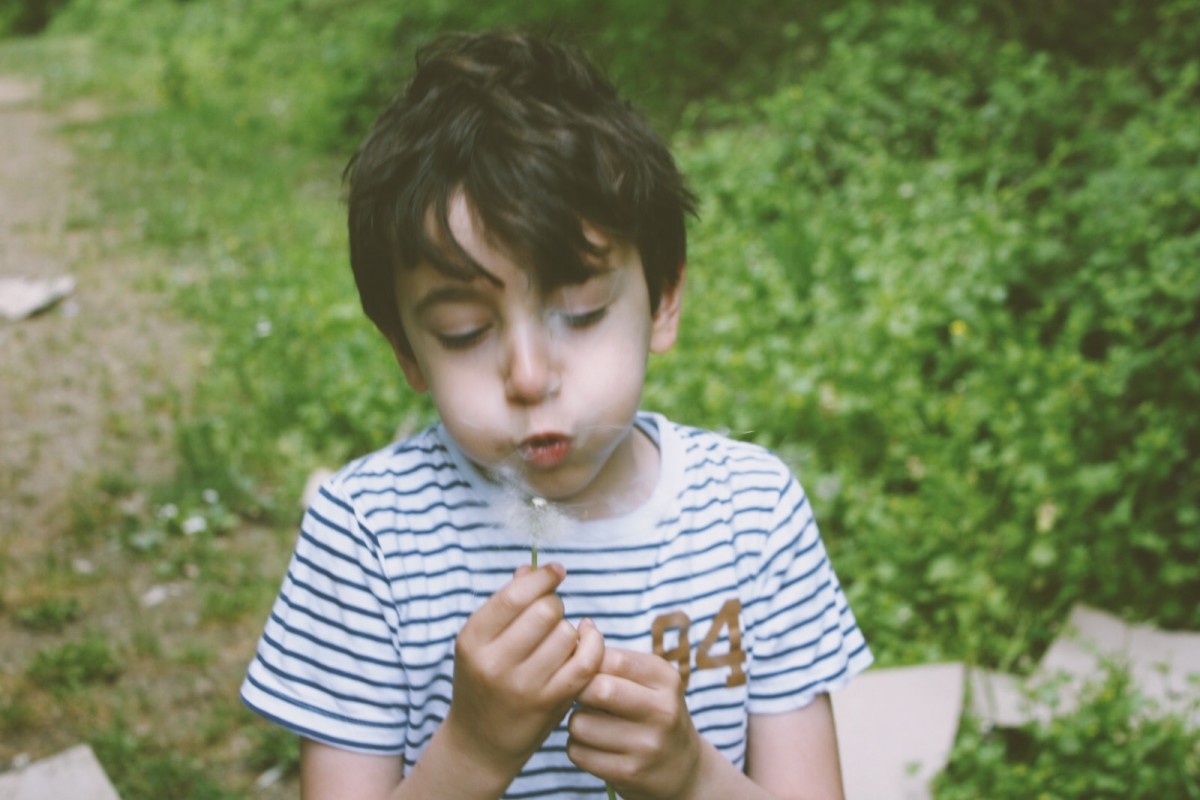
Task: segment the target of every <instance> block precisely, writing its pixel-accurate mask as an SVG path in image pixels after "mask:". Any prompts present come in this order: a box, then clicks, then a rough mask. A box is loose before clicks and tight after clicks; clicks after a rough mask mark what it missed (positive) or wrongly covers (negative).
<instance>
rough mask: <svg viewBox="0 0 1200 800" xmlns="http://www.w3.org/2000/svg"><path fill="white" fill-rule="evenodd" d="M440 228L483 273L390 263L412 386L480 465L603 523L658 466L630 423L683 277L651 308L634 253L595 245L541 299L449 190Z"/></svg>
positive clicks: (402, 354) (668, 342)
mask: <svg viewBox="0 0 1200 800" xmlns="http://www.w3.org/2000/svg"><path fill="white" fill-rule="evenodd" d="M450 229H451V231H452V232H453V234H454V236H455V238H456V239H457V240H458V242H459V244H461V245H462V246H463V248H464V249H465V250H466V251H467V252H468V253H469V254H470V255H471V256H472V258H474V259H475V261H476V262H477V263H479V264H480V265H481V266H483V267H484V269H485V270H486V271H487V272H488V275H489V277H490V278H491V279H490V280H489V278H488V277H483V276H480V277H477V278H474V279H472V280H460V279H457V278H453V277H450V276H447V275H444V274H442V273H441V272H439V271H438V270H436V269H435V268H433V267H431V266H429V265H420V266H418V267H416V268H414V269H402V270H401V271H400V273H399V275H398V277H397V281H396V283H397V291H396V294H397V299H398V303H399V307H400V318H401V321H402V323H403V328H404V334H405V336H406V337H407V343H408V346H407V348H406V347H405V345H404V342H399V341H394V342H393V343H392V344H393V348H394V349H395V351H396V355H397V358H398V360H399V362H400V366H401V367H402V369H403V370H404V374H405V376H406V377H407V379H408V382H409V383H410V384H411V385H412V387H413V388H414V389H416V390H417V391H429V392H430V393H431V394H432V395H433V401H434V404H435V405H436V406H437V409H438V413H439V414H440V415H441V418H442V422H443V424H444V425H445V426H446V430H447V431H448V432H449V433H450V435H451V436H452V437H453V438H454V441H455V442H456V443H457V444H458V446H459V447H460V448H461V449H462V450H463V452H464V453H466V455H467V456H468V457H469V458H470V459H471V460H472V461H474V462H475V463H476V464H477V465H479V466H480V467H481V468H482V469H483V470H484V471H486V472H488V473H490V474H492V475H493V476H495V477H497V478H499V479H502V480H505V481H506V482H509V483H516V484H517V485H519V486H520V487H521V488H522V489H523V490H524V491H526V492H529V493H530V494H534V495H538V496H541V497H545V498H547V499H550V500H554V501H556V502H559V503H563V504H568V505H576V506H579V511H580V513H582V514H589V512H590V514H591V515H595V516H601V515H611V514H613V513H619V512H620V511H621V510H628V506H630V505H631V504H634V503H636V502H637V501H638V500H639V499H640V498H641V497H644V495H645V494H646V493H647V492H648V487H653V485H654V479H655V478H656V476H657V464H658V462H657V458H656V455H655V453H654V451H653V447H652V446H650V445H649V443H648V442H646V441H644V437H641V436H640V435H635V434H634V432H633V429H632V423H633V418H634V414H635V413H636V411H637V409H638V405H639V403H640V401H641V396H642V383H643V379H644V377H645V370H646V360H647V355H648V354H649V353H652V352H653V353H661V352H664V351H666V350H668V349H669V348H670V347H671V346H672V345H673V344H674V342H675V334H676V331H677V329H678V324H679V307H680V295H681V291H682V281H680V283H679V284H678V285H677V286H676V287H673V288H669V289H667V290H665V291H664V293H663V297H662V300H661V301H660V303H659V306H658V310H657V311H656V312H655V313H653V314H652V313H651V311H650V300H649V295H648V291H647V287H646V279H645V276H644V274H643V271H642V262H641V258H640V257H639V256H638V252H637V249H636V248H634V247H633V246H631V245H629V244H626V243H617V242H610V241H608V240H607V239H605V238H604V237H603V236H600V235H599V234H597V233H596V232H595V231H589V232H588V236H589V238H591V239H592V240H593V242H595V243H597V244H601V245H604V246H607V248H608V249H607V253H606V255H605V256H604V258H603V259H601V260H600V261H599V262H598V263H597V265H596V266H597V271H596V272H595V274H594V275H593V276H592V277H590V278H589V279H588V280H586V281H585V282H584V283H581V284H573V285H568V286H564V287H560V288H557V289H554V290H552V291H549V292H545V291H543V290H542V288H541V287H539V286H538V285H536V284H535V283H534V278H533V277H532V272H526V271H525V270H523V269H521V266H520V265H519V264H518V263H515V262H514V261H513V260H512V258H511V257H510V256H509V255H508V254H507V253H506V252H505V251H504V250H503V249H498V248H497V247H496V246H495V245H494V244H493V243H491V242H489V241H488V240H487V237H486V233H485V231H483V230H482V229H481V228H480V227H478V223H477V221H476V220H475V218H474V216H473V215H472V213H471V210H470V206H469V204H468V202H467V201H466V199H465V197H464V196H463V195H461V194H459V195H458V196H457V197H456V198H455V199H454V200H453V202H452V204H451V207H450Z"/></svg>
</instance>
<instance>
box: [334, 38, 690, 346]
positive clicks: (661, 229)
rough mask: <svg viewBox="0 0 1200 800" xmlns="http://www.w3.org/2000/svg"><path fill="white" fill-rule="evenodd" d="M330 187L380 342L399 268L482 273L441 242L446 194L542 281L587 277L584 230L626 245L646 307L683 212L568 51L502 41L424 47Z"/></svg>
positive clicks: (678, 259)
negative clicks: (637, 263)
mask: <svg viewBox="0 0 1200 800" xmlns="http://www.w3.org/2000/svg"><path fill="white" fill-rule="evenodd" d="M345 180H346V183H347V189H348V191H347V201H348V205H349V228H350V264H351V267H352V268H353V270H354V278H355V282H356V283H357V285H358V291H359V295H360V297H361V299H362V304H363V309H364V310H365V311H366V314H367V316H368V317H369V318H370V319H371V320H372V321H373V322H374V323H375V325H376V326H378V327H379V329H380V330H381V331H382V332H383V333H384V335H385V336H388V337H389V338H393V337H394V340H395V341H403V332H402V329H401V326H400V317H399V310H398V306H397V303H396V297H395V276H396V271H397V270H398V269H401V268H411V267H413V266H415V265H417V264H422V263H425V264H429V265H432V266H433V267H435V268H436V269H438V270H441V271H442V272H443V273H445V274H448V275H451V276H454V277H458V278H462V279H464V280H466V279H470V278H472V277H475V276H478V275H486V274H487V273H486V272H485V271H484V270H483V268H482V267H481V266H480V265H479V264H478V263H476V262H475V261H474V260H473V259H472V258H471V257H470V255H469V254H468V253H467V252H466V251H465V250H464V249H463V248H462V246H461V245H460V244H459V243H458V241H457V240H456V239H455V237H454V236H453V234H452V233H451V230H450V222H449V208H450V205H451V200H452V199H453V198H454V197H455V196H456V195H457V194H458V193H459V192H462V193H463V194H464V195H465V197H466V199H467V201H468V204H469V206H470V208H471V210H472V213H473V214H474V215H475V217H476V220H477V221H478V223H479V224H480V225H481V227H482V228H483V230H484V231H486V233H487V236H488V237H489V241H491V242H493V244H494V245H498V246H500V247H502V249H504V250H505V251H506V252H507V253H508V254H509V255H510V256H511V257H513V258H514V260H517V261H518V263H520V264H521V265H522V267H523V268H525V269H528V270H530V271H531V273H532V274H533V276H534V277H535V279H536V280H537V282H538V283H539V285H541V286H543V287H544V288H554V287H556V286H561V285H565V284H569V283H576V282H580V281H582V280H584V279H586V278H587V276H588V275H590V274H591V273H592V272H593V270H594V265H595V264H596V262H597V259H598V258H600V257H602V256H603V255H604V254H603V252H602V251H601V249H600V248H599V246H598V245H597V244H596V243H595V242H594V241H592V240H589V239H588V237H587V235H586V232H585V231H586V227H587V226H591V227H592V228H594V229H595V230H597V231H599V232H600V233H602V234H604V235H605V236H606V237H608V238H609V239H610V240H614V241H625V242H629V243H630V244H632V245H633V246H635V247H636V248H637V250H638V254H639V255H640V256H641V260H642V266H643V269H644V270H645V276H646V283H647V286H648V287H649V293H650V302H651V308H652V309H657V307H658V302H659V300H660V298H661V296H662V293H663V291H664V290H665V289H668V288H670V287H673V286H675V285H676V284H677V283H678V281H679V279H680V276H681V270H682V267H683V264H684V262H685V260H686V255H687V234H686V228H685V217H686V215H688V214H691V213H694V210H695V198H694V197H693V196H692V194H691V193H690V192H689V191H688V190H687V188H686V187H685V185H684V182H683V178H682V176H681V175H680V174H679V171H678V169H677V168H676V166H675V161H674V159H673V158H672V157H671V153H670V151H669V150H668V149H667V146H666V144H665V143H664V142H663V141H662V139H661V138H660V137H659V136H658V135H657V134H656V133H655V132H654V130H653V129H652V128H651V126H650V125H649V123H648V122H647V121H646V120H645V118H644V117H643V116H642V115H641V114H640V113H639V112H638V111H637V110H635V109H634V108H633V107H632V106H631V105H630V104H629V103H628V102H627V101H626V100H624V99H622V98H621V97H620V96H619V95H618V93H617V91H616V89H615V88H614V86H613V85H612V83H611V82H610V81H609V80H608V79H607V78H606V77H605V76H604V75H603V74H602V73H601V72H600V70H599V69H597V68H596V66H594V65H593V64H592V63H591V62H590V61H589V60H588V59H587V58H586V57H585V56H584V55H583V54H582V53H581V52H580V51H579V50H577V49H576V48H574V47H572V46H568V45H564V44H559V43H556V42H553V41H550V40H547V39H543V38H539V37H535V36H531V35H527V34H522V33H514V32H490V33H483V34H472V35H467V34H455V35H451V36H446V37H443V38H441V39H438V40H437V41H435V42H434V43H432V44H431V45H429V46H427V47H425V48H423V49H422V50H421V51H420V52H419V53H418V55H417V68H416V72H415V74H414V75H413V77H412V79H411V81H410V82H409V84H408V86H407V87H406V88H405V90H404V91H403V92H402V93H401V94H400V95H398V96H397V97H396V98H395V99H394V100H393V101H392V102H391V104H390V105H389V106H388V108H387V109H386V110H385V111H384V112H383V114H382V115H381V116H380V118H379V119H378V120H377V121H376V123H375V125H374V127H373V128H372V130H371V132H370V133H369V134H368V136H367V138H366V140H365V141H364V142H363V144H362V145H361V147H360V148H359V149H358V151H357V152H356V153H355V154H354V157H353V158H352V159H351V161H350V163H349V165H348V166H347V167H346V172H345Z"/></svg>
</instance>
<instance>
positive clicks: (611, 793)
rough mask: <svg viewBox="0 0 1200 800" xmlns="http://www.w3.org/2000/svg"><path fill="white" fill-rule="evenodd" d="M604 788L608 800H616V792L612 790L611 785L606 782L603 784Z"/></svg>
mask: <svg viewBox="0 0 1200 800" xmlns="http://www.w3.org/2000/svg"><path fill="white" fill-rule="evenodd" d="M604 788H605V789H607V790H608V800H617V793H616V790H614V789H613V788H612V784H611V783H609V782H608V781H605V782H604Z"/></svg>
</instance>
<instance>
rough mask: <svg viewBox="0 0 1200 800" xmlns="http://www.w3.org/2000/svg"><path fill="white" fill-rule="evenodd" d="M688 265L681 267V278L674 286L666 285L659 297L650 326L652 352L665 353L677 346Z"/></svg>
mask: <svg viewBox="0 0 1200 800" xmlns="http://www.w3.org/2000/svg"><path fill="white" fill-rule="evenodd" d="M685 267H686V265H681V266H680V267H679V279H678V280H677V281H675V284H674V285H673V286H664V287H663V292H662V297H660V298H659V299H658V309H657V310H656V311H655V312H654V317H653V318H652V319H651V326H650V352H651V353H665V352H667V351H668V350H670V349H671V348H672V347H674V346H675V338H676V336H677V335H678V334H679V316H680V313H681V312H682V310H683V279H684V276H685V274H686V269H685Z"/></svg>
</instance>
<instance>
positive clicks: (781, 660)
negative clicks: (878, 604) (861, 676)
mask: <svg viewBox="0 0 1200 800" xmlns="http://www.w3.org/2000/svg"><path fill="white" fill-rule="evenodd" d="M745 614H746V617H747V620H746V621H747V624H748V625H749V626H751V628H752V630H754V632H755V634H754V639H753V642H752V644H751V647H752V652H751V662H750V681H749V683H750V693H749V710H750V713H752V714H773V713H781V712H784V711H790V710H793V709H796V708H801V707H803V706H806V705H808V704H809V703H810V702H811V701H812V699H813V698H814V697H815V696H816V695H818V694H822V693H827V692H831V691H834V690H836V689H838V688H841V687H842V686H843V685H845V684H846V683H847V682H848V681H849V680H850V679H851V678H852V677H853V676H854V675H856V674H857V673H859V672H861V671H863V670H864V669H866V668H867V667H868V666H870V665H871V663H872V660H873V658H872V656H871V651H870V650H869V649H868V647H867V644H866V641H865V639H864V638H863V635H862V632H861V631H860V630H859V628H858V624H857V622H856V621H855V619H854V614H853V613H852V612H851V610H850V607H849V605H848V604H847V602H846V598H845V596H844V595H843V594H842V587H841V584H839V583H838V579H837V575H836V574H835V573H834V571H833V566H832V564H830V561H829V558H828V555H827V554H826V552H825V546H824V543H823V542H822V541H821V535H820V533H819V531H818V529H817V523H816V520H815V519H814V517H813V513H812V508H811V506H810V505H809V502H808V497H807V496H806V495H805V493H804V491H803V489H801V487H800V484H799V483H797V481H796V480H795V478H793V477H792V476H791V474H790V473H788V474H787V476H786V482H785V483H784V486H783V489H782V490H781V491H780V493H779V498H778V503H777V505H776V506H775V511H774V513H773V514H772V522H771V529H770V530H769V531H768V532H767V540H766V547H765V548H764V551H763V557H762V561H761V566H760V569H759V572H758V575H757V576H756V579H755V590H754V599H753V600H752V601H751V603H750V605H749V607H748V608H747V609H745Z"/></svg>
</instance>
